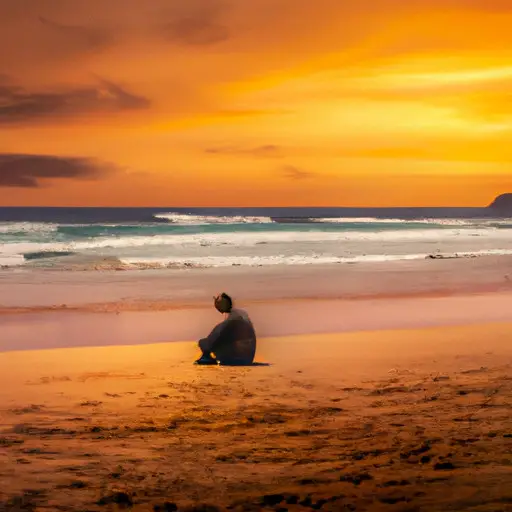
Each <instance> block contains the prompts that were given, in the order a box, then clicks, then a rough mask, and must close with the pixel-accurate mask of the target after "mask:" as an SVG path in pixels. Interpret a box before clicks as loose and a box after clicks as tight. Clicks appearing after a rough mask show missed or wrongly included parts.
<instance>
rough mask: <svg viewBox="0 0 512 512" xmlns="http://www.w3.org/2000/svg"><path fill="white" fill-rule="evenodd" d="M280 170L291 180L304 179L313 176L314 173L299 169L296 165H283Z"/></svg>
mask: <svg viewBox="0 0 512 512" xmlns="http://www.w3.org/2000/svg"><path fill="white" fill-rule="evenodd" d="M281 172H282V174H283V175H284V176H285V177H286V178H288V179H290V180H293V181H300V180H306V179H309V178H312V177H313V176H314V173H312V172H310V171H305V170H303V169H299V168H298V167H295V166H293V165H285V166H284V167H283V168H282V169H281Z"/></svg>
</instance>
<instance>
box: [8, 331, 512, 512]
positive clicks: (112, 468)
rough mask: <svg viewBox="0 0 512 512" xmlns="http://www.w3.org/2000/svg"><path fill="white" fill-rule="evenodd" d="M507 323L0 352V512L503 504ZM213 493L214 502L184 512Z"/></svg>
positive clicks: (507, 505)
mask: <svg viewBox="0 0 512 512" xmlns="http://www.w3.org/2000/svg"><path fill="white" fill-rule="evenodd" d="M511 340H512V324H510V323H501V324H486V325H480V326H465V327H442V328H439V327H438V328H428V329H415V330H399V331H377V332H360V333H345V334H330V335H319V334H318V335H317V334H315V335H307V336H292V337H284V338H273V339H272V338H269V339H265V340H262V341H261V342H260V344H259V347H258V354H257V359H258V361H262V362H266V363H269V364H270V366H258V367H250V368H222V367H203V368H200V367H194V366H192V365H191V364H190V361H191V360H192V359H193V358H194V357H195V356H196V354H197V352H196V347H195V345H194V344H192V343H185V342H177V343H170V344H157V345H146V346H131V347H119V346H118V347H99V348H75V349H57V350H44V351H25V352H22V351H20V352H9V353H3V354H0V417H1V421H0V425H1V429H0V430H1V432H0V481H1V482H2V486H0V510H63V511H66V510H83V511H85V510H88V511H98V510H118V509H121V508H126V507H131V509H132V510H135V511H144V510H175V509H176V507H177V508H179V510H186V507H192V506H195V507H196V508H195V510H203V511H204V510H227V507H229V509H230V510H240V511H242V510H263V509H265V510H290V511H293V510H314V509H316V510H326V511H329V510H330V511H340V510H353V511H359V510H372V511H373V510H377V511H380V510H382V511H387V510H394V511H413V510H418V511H423V510H425V511H440V512H441V511H443V512H445V511H449V510H473V511H507V510H512V402H511V396H512V343H511ZM200 504H211V505H212V506H215V507H217V508H206V507H203V508H197V507H198V506H199V505H200Z"/></svg>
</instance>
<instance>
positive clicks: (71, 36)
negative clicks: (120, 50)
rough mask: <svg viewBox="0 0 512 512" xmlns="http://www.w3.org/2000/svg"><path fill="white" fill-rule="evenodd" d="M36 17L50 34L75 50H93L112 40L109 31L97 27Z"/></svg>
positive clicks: (106, 44)
mask: <svg viewBox="0 0 512 512" xmlns="http://www.w3.org/2000/svg"><path fill="white" fill-rule="evenodd" d="M38 19H39V21H40V23H41V24H42V25H43V26H44V27H45V28H46V29H47V30H48V31H49V32H50V35H53V36H55V37H57V38H60V39H61V42H62V43H64V44H66V45H70V44H71V45H73V46H74V49H75V50H76V51H88V50H91V51H95V50H98V49H101V48H103V47H105V46H108V45H109V44H110V43H111V42H112V41H113V38H112V36H111V32H108V31H107V30H104V29H102V28H99V27H88V26H81V25H65V24H62V23H58V22H56V21H53V20H50V19H48V18H45V17H44V16H38Z"/></svg>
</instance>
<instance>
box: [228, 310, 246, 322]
mask: <svg viewBox="0 0 512 512" xmlns="http://www.w3.org/2000/svg"><path fill="white" fill-rule="evenodd" d="M230 316H231V317H232V318H243V319H245V320H248V319H249V314H248V313H247V311H245V309H240V308H233V309H232V310H231V314H230Z"/></svg>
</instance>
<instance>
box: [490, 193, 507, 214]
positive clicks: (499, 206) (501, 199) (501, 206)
mask: <svg viewBox="0 0 512 512" xmlns="http://www.w3.org/2000/svg"><path fill="white" fill-rule="evenodd" d="M488 208H492V209H493V210H497V211H498V212H500V213H512V193H508V194H501V195H499V196H498V197H496V199H495V200H494V201H493V202H492V203H491V204H490V205H489V206H488Z"/></svg>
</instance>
